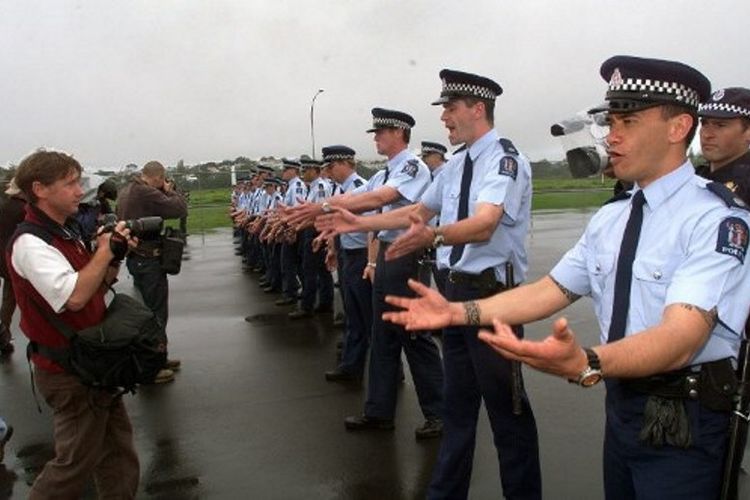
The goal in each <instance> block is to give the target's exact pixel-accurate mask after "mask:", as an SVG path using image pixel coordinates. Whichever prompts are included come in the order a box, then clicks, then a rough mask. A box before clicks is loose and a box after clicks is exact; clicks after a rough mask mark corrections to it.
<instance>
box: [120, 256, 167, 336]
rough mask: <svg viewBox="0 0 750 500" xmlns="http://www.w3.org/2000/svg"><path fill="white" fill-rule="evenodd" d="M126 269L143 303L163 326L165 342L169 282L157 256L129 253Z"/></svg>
mask: <svg viewBox="0 0 750 500" xmlns="http://www.w3.org/2000/svg"><path fill="white" fill-rule="evenodd" d="M127 266H128V271H130V274H131V275H132V276H133V284H134V285H135V288H136V290H138V292H139V293H140V294H141V297H143V303H144V304H146V306H148V308H149V309H151V310H152V311H153V312H154V315H155V316H156V319H158V320H159V321H160V322H161V324H162V326H163V327H164V330H162V332H163V340H164V342H165V343H166V342H167V334H166V327H167V319H168V316H169V311H168V304H169V282H168V281H167V273H165V272H164V271H163V270H162V268H161V261H160V259H159V257H143V256H140V255H136V254H133V253H131V254H130V255H128V259H127Z"/></svg>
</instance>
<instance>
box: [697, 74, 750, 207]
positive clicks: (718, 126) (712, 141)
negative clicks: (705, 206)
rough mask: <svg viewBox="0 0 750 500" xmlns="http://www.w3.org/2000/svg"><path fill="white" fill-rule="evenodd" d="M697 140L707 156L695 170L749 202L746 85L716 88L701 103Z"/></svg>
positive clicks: (749, 113) (749, 108) (749, 105)
mask: <svg viewBox="0 0 750 500" xmlns="http://www.w3.org/2000/svg"><path fill="white" fill-rule="evenodd" d="M698 115H699V116H700V117H701V128H700V140H701V152H702V153H703V157H704V158H705V159H706V160H708V163H707V164H705V165H700V166H698V167H697V168H696V169H695V171H696V173H697V174H698V175H700V176H701V177H705V178H706V179H710V180H712V181H716V182H721V183H722V184H724V185H725V186H727V187H728V188H729V189H730V190H731V191H732V192H734V193H736V194H737V195H738V196H739V197H740V198H742V200H743V201H744V202H745V203H747V204H749V205H750V151H748V147H750V89H746V88H742V87H730V88H726V89H721V90H717V91H716V92H714V93H713V95H711V98H710V99H709V100H708V101H706V102H704V103H701V105H700V108H699V109H698Z"/></svg>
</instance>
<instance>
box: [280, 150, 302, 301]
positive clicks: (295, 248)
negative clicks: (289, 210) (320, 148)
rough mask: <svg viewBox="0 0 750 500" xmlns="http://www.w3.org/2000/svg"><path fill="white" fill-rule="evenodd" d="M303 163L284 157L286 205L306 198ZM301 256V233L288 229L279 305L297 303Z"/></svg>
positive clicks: (293, 205)
mask: <svg viewBox="0 0 750 500" xmlns="http://www.w3.org/2000/svg"><path fill="white" fill-rule="evenodd" d="M300 168H301V164H300V162H299V161H297V160H292V159H289V158H284V159H282V169H283V170H282V171H281V178H282V179H283V180H284V181H286V183H287V190H286V195H285V196H284V205H285V206H286V207H295V206H297V205H298V204H300V203H301V202H302V201H304V200H305V197H306V196H307V186H305V183H304V182H303V181H302V179H300V178H299V173H300ZM300 268H301V266H300V258H299V235H298V234H297V231H295V230H292V229H289V230H287V231H286V234H285V238H284V241H283V242H282V246H281V274H282V294H283V297H282V298H280V299H279V300H277V301H276V305H277V306H286V305H292V304H296V303H297V292H298V290H299V283H300V281H301V280H300V279H298V278H299V277H300Z"/></svg>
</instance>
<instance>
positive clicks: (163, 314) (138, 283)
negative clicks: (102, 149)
mask: <svg viewBox="0 0 750 500" xmlns="http://www.w3.org/2000/svg"><path fill="white" fill-rule="evenodd" d="M165 174H166V170H165V168H164V166H163V165H162V164H161V163H159V162H158V161H150V162H148V163H146V164H145V165H144V166H143V170H142V171H141V174H140V175H137V176H135V177H133V179H132V180H131V181H130V182H129V183H128V184H127V185H126V186H125V187H123V188H122V189H121V190H120V192H119V193H118V195H117V218H118V219H121V220H125V219H138V218H142V217H150V216H159V217H162V218H163V219H176V218H180V217H185V216H187V203H186V202H185V199H184V198H183V197H182V196H180V194H179V193H177V191H175V190H174V186H173V185H172V183H170V182H168V181H166V179H165ZM160 257H161V235H160V234H159V233H152V234H144V235H143V236H142V237H141V238H140V241H139V244H138V247H137V248H136V249H135V250H133V252H131V253H130V255H129V256H128V260H127V266H128V271H130V274H131V275H132V276H133V282H134V284H135V287H136V289H137V290H138V291H139V292H140V294H141V296H142V297H143V302H144V303H145V304H146V305H147V306H148V307H149V308H150V309H151V310H152V311H154V314H155V315H156V317H157V318H158V319H159V321H160V322H161V323H162V325H163V326H164V343H165V344H166V343H167V333H166V328H167V316H168V311H167V308H168V298H169V283H168V281H167V273H166V272H165V271H164V270H163V269H162V266H161V259H160ZM179 367H180V361H179V360H176V359H168V360H167V363H166V365H165V366H164V369H163V370H162V371H161V372H159V374H158V375H157V377H156V380H155V383H164V382H171V381H172V380H174V370H176V369H178V368H179Z"/></svg>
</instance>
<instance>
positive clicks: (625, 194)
mask: <svg viewBox="0 0 750 500" xmlns="http://www.w3.org/2000/svg"><path fill="white" fill-rule="evenodd" d="M630 196H631V194H630V193H629V192H627V191H620V192H619V193H617V194H616V195H614V196H613V197H612V198H610V199H608V200H607V201H605V202H604V204H605V205H609V204H610V203H614V202H616V201H622V200H627V199H628V198H630Z"/></svg>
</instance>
